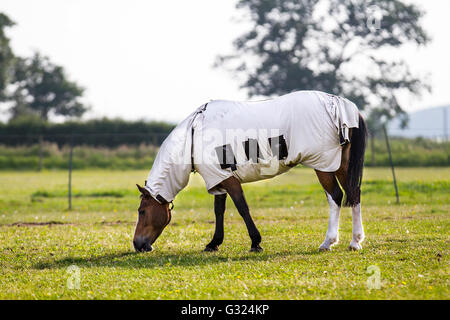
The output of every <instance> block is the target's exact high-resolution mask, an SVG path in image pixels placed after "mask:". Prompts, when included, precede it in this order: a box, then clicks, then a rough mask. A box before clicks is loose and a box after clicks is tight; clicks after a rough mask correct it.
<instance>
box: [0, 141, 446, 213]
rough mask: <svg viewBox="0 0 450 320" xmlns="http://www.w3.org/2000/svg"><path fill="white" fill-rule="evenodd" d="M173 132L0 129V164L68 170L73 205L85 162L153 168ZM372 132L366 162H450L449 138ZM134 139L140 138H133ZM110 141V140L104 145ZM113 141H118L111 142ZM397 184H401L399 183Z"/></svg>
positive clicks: (402, 164)
mask: <svg viewBox="0 0 450 320" xmlns="http://www.w3.org/2000/svg"><path fill="white" fill-rule="evenodd" d="M167 135H168V133H117V132H114V133H94V134H88V133H85V134H75V133H74V134H36V135H30V134H29V135H20V134H11V135H8V134H0V169H3V170H4V169H16V170H17V169H19V170H24V169H25V170H43V169H53V168H59V169H64V170H68V195H69V196H68V203H69V208H71V205H72V203H71V197H72V191H71V190H72V171H73V169H82V168H90V167H94V168H108V169H143V168H145V169H149V168H150V167H151V164H152V162H153V160H154V157H155V156H156V153H157V149H158V146H159V145H160V144H161V143H162V142H163V141H164V139H165V138H166V137H167ZM385 137H386V138H387V135H386V136H384V135H383V136H381V137H376V138H374V137H372V136H369V145H368V148H367V153H366V165H368V166H390V167H391V168H392V173H393V179H394V181H395V172H394V165H400V166H425V165H427V166H449V165H450V158H449V157H450V156H449V154H450V143H449V142H447V141H446V139H445V138H446V137H441V138H440V139H423V138H416V139H413V140H412V139H406V138H394V139H391V141H388V140H385ZM133 142H135V143H133ZM105 145H106V146H105ZM110 146H113V147H110ZM395 188H396V186H395Z"/></svg>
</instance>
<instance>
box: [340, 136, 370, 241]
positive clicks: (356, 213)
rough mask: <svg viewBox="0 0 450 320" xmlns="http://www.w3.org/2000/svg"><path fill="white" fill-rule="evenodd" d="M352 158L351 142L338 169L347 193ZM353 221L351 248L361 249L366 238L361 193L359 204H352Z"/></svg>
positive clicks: (344, 150)
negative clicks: (349, 166) (348, 173)
mask: <svg viewBox="0 0 450 320" xmlns="http://www.w3.org/2000/svg"><path fill="white" fill-rule="evenodd" d="M349 159H350V144H348V145H346V146H345V147H344V148H343V149H342V161H341V167H340V168H339V170H338V171H336V177H337V178H338V180H339V183H340V184H341V186H342V187H343V188H344V191H345V193H346V194H348V192H347V172H348V165H349V161H350V160H349ZM352 222H353V238H352V241H351V242H350V246H349V249H350V250H360V249H362V247H361V243H362V242H363V240H364V227H363V224H362V217H361V198H360V194H359V193H357V204H356V205H355V206H352Z"/></svg>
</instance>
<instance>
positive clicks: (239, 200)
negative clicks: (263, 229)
mask: <svg viewBox="0 0 450 320" xmlns="http://www.w3.org/2000/svg"><path fill="white" fill-rule="evenodd" d="M221 185H222V186H223V188H224V189H225V190H226V191H227V192H228V194H229V195H230V197H231V199H232V200H233V202H234V205H235V206H236V209H237V210H238V211H239V214H240V215H241V216H242V218H243V219H244V222H245V225H246V226H247V231H248V234H249V236H250V239H251V240H252V245H251V248H250V251H253V252H259V251H262V248H261V246H260V245H259V244H260V243H261V234H260V233H259V231H258V229H257V228H256V225H255V223H254V222H253V219H252V217H251V216H250V210H249V208H248V205H247V201H246V200H245V196H244V191H243V190H242V186H241V183H240V182H239V180H238V179H236V178H235V177H230V178H228V179H226V180H224V181H222V183H221Z"/></svg>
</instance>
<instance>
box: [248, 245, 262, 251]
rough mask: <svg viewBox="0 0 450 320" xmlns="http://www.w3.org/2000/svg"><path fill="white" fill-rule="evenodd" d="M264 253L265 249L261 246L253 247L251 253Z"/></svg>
mask: <svg viewBox="0 0 450 320" xmlns="http://www.w3.org/2000/svg"><path fill="white" fill-rule="evenodd" d="M261 251H263V248H261V246H260V245H258V246H256V247H251V249H250V252H261Z"/></svg>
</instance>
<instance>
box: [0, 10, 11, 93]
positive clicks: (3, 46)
mask: <svg viewBox="0 0 450 320" xmlns="http://www.w3.org/2000/svg"><path fill="white" fill-rule="evenodd" d="M13 25H14V22H13V21H12V20H11V19H10V18H9V17H8V16H7V15H5V14H3V13H1V12H0V102H3V101H5V100H6V92H5V90H6V87H7V85H8V83H9V81H10V78H11V76H12V73H13V64H14V54H13V52H12V50H11V47H10V45H9V41H10V40H9V38H8V37H7V36H6V32H5V30H6V29H7V28H10V27H12V26H13Z"/></svg>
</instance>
